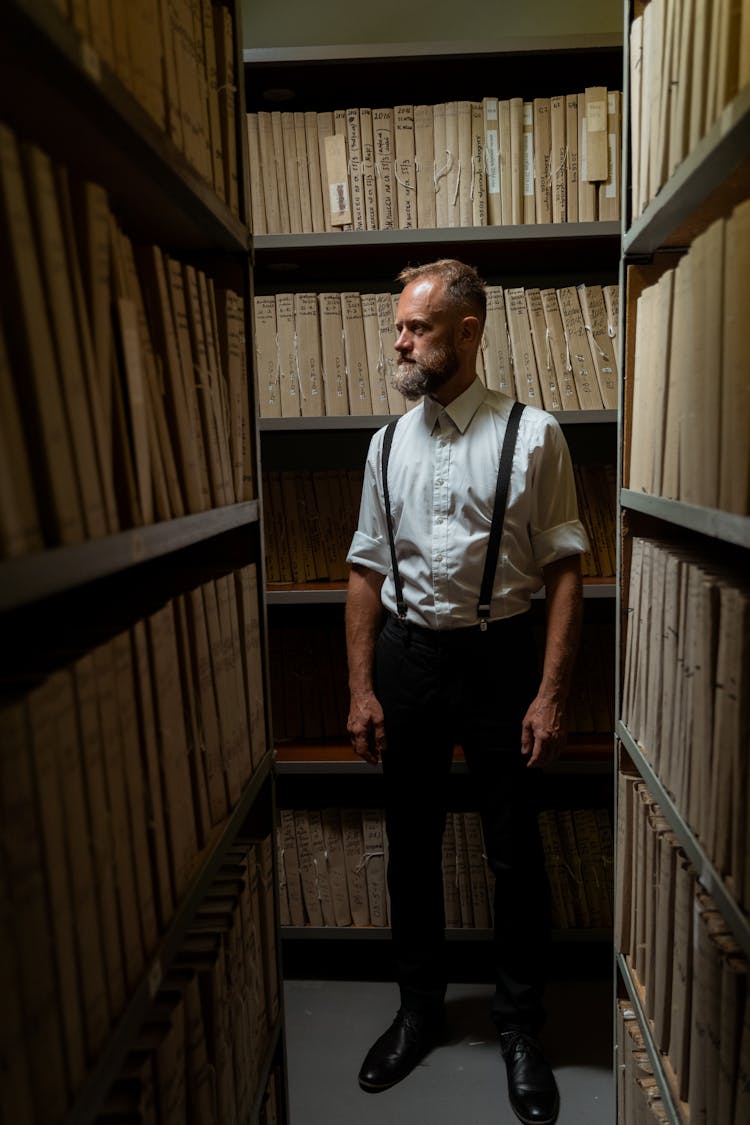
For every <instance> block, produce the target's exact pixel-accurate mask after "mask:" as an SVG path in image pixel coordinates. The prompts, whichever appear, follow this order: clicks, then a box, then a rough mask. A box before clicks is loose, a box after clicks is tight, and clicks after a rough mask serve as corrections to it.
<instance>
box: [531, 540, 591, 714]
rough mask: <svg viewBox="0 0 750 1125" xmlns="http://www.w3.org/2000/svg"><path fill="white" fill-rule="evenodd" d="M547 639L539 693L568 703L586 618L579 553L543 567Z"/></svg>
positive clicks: (561, 703)
mask: <svg viewBox="0 0 750 1125" xmlns="http://www.w3.org/2000/svg"><path fill="white" fill-rule="evenodd" d="M544 580H545V584H546V605H547V640H546V644H545V649H544V667H543V671H542V682H541V684H540V686H539V695H540V696H543V697H544V698H548V699H554V700H556V701H558V702H559V703H560V705H561V706H564V705H565V702H566V700H567V698H568V691H569V689H570V679H571V675H572V672H573V664H574V662H575V657H576V652H577V650H578V642H579V640H580V635H581V620H582V617H583V589H582V584H581V566H580V560H579V557H578V555H573V556H571V557H570V558H566V559H560V560H558V561H557V562H555V563H551V564H550V565H549V566H547V567H545V568H544Z"/></svg>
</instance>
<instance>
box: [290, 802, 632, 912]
mask: <svg viewBox="0 0 750 1125" xmlns="http://www.w3.org/2000/svg"><path fill="white" fill-rule="evenodd" d="M280 815H281V823H280V826H279V829H278V846H279V873H280V888H279V890H280V902H281V908H280V909H281V924H282V925H286V926H306V925H310V926H339V927H348V926H376V927H378V926H380V927H382V926H387V925H388V924H389V918H390V913H389V912H390V906H389V901H388V891H387V885H386V870H387V864H388V848H387V835H386V832H385V826H384V814H383V813H382V811H381V810H380V809H371V808H366V809H356V808H342V809H337V808H324V809H320V810H318V809H288V808H286V809H282V810H281V814H280ZM539 828H540V832H541V835H542V841H543V844H544V853H545V863H546V866H547V873H548V876H549V881H550V888H551V893H552V922H553V925H554V926H555V927H556V928H558V929H588V928H601V927H607V926H611V925H612V883H613V862H614V860H613V850H612V849H613V845H612V829H611V825H610V821H609V814H608V813H607V811H606V809H574V810H570V809H545V810H543V811H542V812H540V813H539ZM443 892H444V900H445V918H446V925H447V926H448V927H449V928H457V927H460V928H466V929H471V928H476V929H488V928H489V927H490V926H491V925H492V918H493V914H494V876H493V875H492V873H491V871H490V870H489V867H488V865H487V862H486V859H485V852H484V841H483V836H482V824H481V820H480V816H479V813H478V812H449V813H448V816H447V822H446V829H445V833H444V836H443Z"/></svg>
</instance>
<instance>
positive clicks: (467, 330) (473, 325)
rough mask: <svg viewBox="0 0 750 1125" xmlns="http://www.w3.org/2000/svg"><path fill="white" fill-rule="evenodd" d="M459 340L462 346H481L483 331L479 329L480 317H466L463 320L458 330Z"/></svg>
mask: <svg viewBox="0 0 750 1125" xmlns="http://www.w3.org/2000/svg"><path fill="white" fill-rule="evenodd" d="M458 338H459V341H460V342H461V343H462V344H469V345H472V346H473V345H474V344H479V342H480V340H481V338H482V330H481V328H480V327H479V317H477V316H464V317H462V318H461V323H460V325H459V328H458Z"/></svg>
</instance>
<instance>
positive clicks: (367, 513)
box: [346, 432, 391, 574]
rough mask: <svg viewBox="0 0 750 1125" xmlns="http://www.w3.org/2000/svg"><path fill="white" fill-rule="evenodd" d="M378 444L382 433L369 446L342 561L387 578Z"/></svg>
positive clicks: (379, 445)
mask: <svg viewBox="0 0 750 1125" xmlns="http://www.w3.org/2000/svg"><path fill="white" fill-rule="evenodd" d="M382 441H383V439H382V432H378V433H377V434H375V436H374V437H373V439H372V441H371V442H370V449H369V451H368V454H367V463H366V465H365V473H364V480H363V482H362V499H361V501H360V505H359V522H358V524H357V530H356V531H355V532H354V537H353V539H352V542H351V546H350V547H349V553H348V555H347V556H346V561H347V562H348V563H350V564H353V565H357V566H365V567H367V568H368V569H369V570H374V571H376V572H377V573H378V574H387V573H388V571H389V570H390V558H391V556H390V546H389V544H388V535H387V529H386V522H385V505H384V502H383V496H382V489H381V485H380V481H379V466H380V450H381V448H382Z"/></svg>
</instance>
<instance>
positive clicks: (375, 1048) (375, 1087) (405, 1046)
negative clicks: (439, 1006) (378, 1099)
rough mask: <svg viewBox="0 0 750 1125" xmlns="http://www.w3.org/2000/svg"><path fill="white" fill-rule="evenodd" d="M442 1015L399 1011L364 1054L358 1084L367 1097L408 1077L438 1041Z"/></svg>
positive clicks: (401, 1009) (440, 1033)
mask: <svg viewBox="0 0 750 1125" xmlns="http://www.w3.org/2000/svg"><path fill="white" fill-rule="evenodd" d="M442 1032H443V1014H442V1011H441V1012H440V1014H439V1015H435V1014H434V1013H430V1014H429V1015H425V1014H423V1013H421V1012H412V1011H409V1010H408V1009H406V1008H400V1009H399V1011H398V1013H397V1014H396V1018H395V1020H394V1021H393V1023H392V1024H391V1026H390V1027H389V1028H388V1030H387V1031H385V1032H384V1033H383V1034H382V1035H381V1036H380V1038H379V1039H377V1040H376V1041H375V1043H373V1045H372V1047H371V1048H370V1050H369V1051H368V1052H367V1055H366V1057H365V1061H364V1062H363V1063H362V1067H361V1069H360V1072H359V1084H360V1086H361V1087H362V1089H363V1090H367V1091H368V1092H369V1093H371V1094H375V1093H377V1092H378V1091H379V1090H387V1089H388V1087H389V1086H395V1085H396V1083H397V1082H400V1081H401V1079H402V1078H406V1076H407V1074H410V1073H411V1071H412V1070H413V1069H414V1067H415V1066H416V1065H417V1063H419V1062H421V1061H422V1059H423V1058H424V1057H425V1055H426V1054H427V1053H428V1051H431V1050H432V1048H433V1047H434V1046H435V1045H436V1044H437V1043H438V1042H439V1041H440V1039H441V1037H442Z"/></svg>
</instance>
